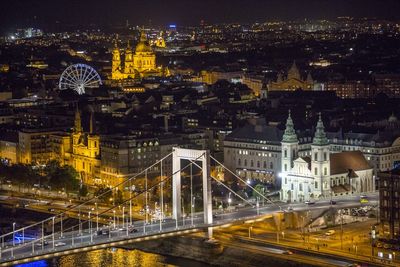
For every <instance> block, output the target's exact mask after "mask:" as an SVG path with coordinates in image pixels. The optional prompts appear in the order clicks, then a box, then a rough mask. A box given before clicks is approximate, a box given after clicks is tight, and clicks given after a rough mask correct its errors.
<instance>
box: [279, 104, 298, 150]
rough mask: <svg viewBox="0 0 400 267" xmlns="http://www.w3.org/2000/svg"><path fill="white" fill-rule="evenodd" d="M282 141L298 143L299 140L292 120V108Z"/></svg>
mask: <svg viewBox="0 0 400 267" xmlns="http://www.w3.org/2000/svg"><path fill="white" fill-rule="evenodd" d="M282 141H283V142H288V143H297V142H298V141H299V140H298V139H297V135H296V131H295V130H294V124H293V121H292V117H291V112H290V109H289V116H288V118H287V120H286V129H285V133H284V134H283V137H282Z"/></svg>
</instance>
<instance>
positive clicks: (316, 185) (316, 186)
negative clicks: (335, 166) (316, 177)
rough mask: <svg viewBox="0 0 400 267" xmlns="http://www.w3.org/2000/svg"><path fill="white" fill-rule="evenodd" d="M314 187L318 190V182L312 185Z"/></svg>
mask: <svg viewBox="0 0 400 267" xmlns="http://www.w3.org/2000/svg"><path fill="white" fill-rule="evenodd" d="M314 187H315V189H318V182H317V181H316V182H315V183H314Z"/></svg>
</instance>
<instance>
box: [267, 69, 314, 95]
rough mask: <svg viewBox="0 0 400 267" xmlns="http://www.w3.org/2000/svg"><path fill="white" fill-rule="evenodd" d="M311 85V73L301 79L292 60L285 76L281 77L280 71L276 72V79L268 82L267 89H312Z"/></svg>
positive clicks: (312, 84)
mask: <svg viewBox="0 0 400 267" xmlns="http://www.w3.org/2000/svg"><path fill="white" fill-rule="evenodd" d="M313 87H314V80H313V78H312V77H311V74H310V73H308V74H307V78H306V79H303V78H302V77H301V74H300V71H299V69H298V67H297V65H296V62H293V65H292V66H291V67H290V69H289V71H288V73H287V76H286V77H283V75H282V73H278V77H277V79H276V81H270V82H269V83H268V90H269V91H282V90H283V91H294V90H296V89H303V90H313Z"/></svg>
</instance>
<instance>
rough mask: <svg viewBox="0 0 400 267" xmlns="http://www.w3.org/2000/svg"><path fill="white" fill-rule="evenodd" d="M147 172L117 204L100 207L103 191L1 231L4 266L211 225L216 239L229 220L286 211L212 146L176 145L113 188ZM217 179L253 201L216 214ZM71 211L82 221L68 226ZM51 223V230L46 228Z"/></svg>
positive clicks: (0, 255) (0, 252)
mask: <svg viewBox="0 0 400 267" xmlns="http://www.w3.org/2000/svg"><path fill="white" fill-rule="evenodd" d="M169 157H172V174H171V175H164V172H163V168H164V169H165V167H166V166H165V162H166V161H167V159H168V158H169ZM182 160H185V162H187V164H185V165H184V166H182ZM211 161H213V162H214V164H215V165H219V166H221V167H222V168H224V169H225V171H226V172H229V173H230V174H231V175H232V176H233V177H235V178H236V179H237V180H238V181H237V182H240V183H242V184H243V185H245V186H247V187H248V188H250V189H251V190H252V191H253V192H254V193H255V194H257V195H258V197H257V199H258V200H262V203H265V204H266V205H260V202H259V201H258V200H257V202H256V203H254V202H249V201H248V200H247V199H245V198H244V197H242V196H241V195H239V194H238V193H237V192H235V191H234V190H232V189H231V188H230V187H229V186H227V185H225V184H224V183H223V182H221V181H219V180H218V179H216V178H215V177H213V176H212V175H210V166H211V164H210V163H211ZM156 166H157V167H159V168H158V169H159V170H160V176H159V177H160V178H159V180H158V181H157V182H155V183H153V184H152V185H151V186H149V183H148V172H149V171H150V170H154V167H156ZM194 166H195V167H197V168H199V169H200V170H201V176H202V199H203V207H202V211H201V212H195V207H194V202H195V201H194V197H193V194H194V192H193V167H194ZM185 169H189V170H190V207H191V208H190V210H191V211H190V217H186V216H185V214H183V213H184V211H183V209H182V183H181V180H182V178H181V172H182V171H184V170H185ZM143 176H144V178H145V185H144V190H141V191H140V190H139V191H137V190H136V191H132V190H129V198H127V199H125V200H124V201H123V202H122V203H119V204H117V205H112V206H111V207H108V208H106V209H103V210H100V211H99V209H98V208H97V202H98V201H99V199H100V198H101V197H102V195H104V194H107V192H104V193H103V194H102V195H99V196H96V197H94V198H92V199H90V200H88V201H86V202H84V203H81V204H76V205H74V206H72V207H70V208H68V209H67V210H65V211H64V212H61V213H59V214H57V215H55V216H52V217H50V218H47V219H45V220H42V221H40V222H37V223H34V224H32V225H29V226H25V227H21V228H16V224H15V223H14V224H13V231H11V232H9V233H6V234H3V235H1V236H0V241H1V245H0V266H10V265H14V264H21V263H26V262H30V261H35V260H40V259H46V258H51V257H58V256H62V255H68V254H71V253H78V252H84V251H89V250H95V249H102V248H107V247H114V246H120V245H125V244H129V243H133V242H141V241H145V240H150V239H158V238H164V237H169V236H173V235H182V234H188V233H193V232H198V231H206V234H207V236H208V238H210V239H212V236H213V228H216V227H221V226H227V225H230V224H232V223H235V222H239V223H240V222H246V221H247V222H248V221H254V220H262V219H264V218H265V217H268V216H269V217H271V214H272V213H274V212H279V211H282V206H281V205H280V204H279V203H275V202H273V201H272V200H271V199H270V198H269V197H267V196H265V195H264V194H262V193H260V192H259V191H257V190H255V188H254V187H252V186H251V185H250V184H249V183H247V181H246V180H244V179H242V178H241V177H239V176H238V175H236V174H235V173H234V172H232V171H231V170H229V169H228V168H226V167H225V166H224V165H223V164H222V163H220V162H219V161H218V160H216V159H215V158H214V157H212V156H211V155H210V153H209V151H207V150H193V149H183V148H173V151H172V153H170V154H168V155H166V156H165V157H163V158H161V159H160V160H158V161H157V162H155V163H154V164H152V165H151V166H149V167H148V168H146V169H144V170H143V171H141V172H140V173H137V174H136V175H134V176H132V177H130V178H129V179H126V180H125V181H123V182H121V183H120V184H118V185H116V186H114V187H112V188H110V189H109V190H115V189H116V188H121V187H123V188H124V187H128V188H129V189H131V188H132V185H133V183H134V181H135V179H136V178H139V177H143ZM170 179H172V216H170V217H168V216H166V214H165V211H164V207H165V206H166V205H165V204H166V203H164V199H165V197H164V187H165V184H166V182H168V181H169V180H170ZM211 180H215V181H216V182H217V184H219V185H221V186H223V187H224V188H225V189H227V190H228V191H229V192H230V193H229V202H230V200H231V199H230V195H231V194H233V195H234V196H236V197H237V199H240V200H242V201H243V202H245V203H247V204H248V206H247V207H244V208H241V209H235V210H231V212H228V213H224V214H218V215H216V214H215V212H214V213H213V209H212V190H211ZM154 189H159V190H158V192H159V193H158V195H159V196H158V200H159V202H158V203H160V205H159V215H158V216H157V217H156V218H157V219H156V220H149V216H150V215H149V212H148V207H149V193H150V192H154ZM142 198H143V199H144V200H143V201H144V203H143V204H144V207H145V208H144V219H143V220H136V221H134V220H133V207H132V206H133V201H134V200H138V199H142ZM153 198H154V196H153ZM93 203H96V209H95V210H93V209H91V210H90V211H86V209H84V207H85V205H89V204H91V205H92V204H93ZM121 207H122V212H121ZM199 210H200V209H199ZM68 212H76V213H77V214H79V222H78V223H77V224H76V225H73V226H70V227H68V228H65V227H63V226H64V225H63V222H64V221H65V218H67V217H68V214H67V213H68ZM85 213H86V214H85ZM117 213H120V214H117ZM110 214H111V217H112V218H113V220H110V221H109V222H108V223H104V222H102V221H104V220H102V219H101V218H102V217H105V216H107V218H108V217H110ZM121 217H122V220H121V221H120V220H119V218H121ZM82 218H85V219H82ZM99 221H100V222H99ZM49 228H50V229H51V230H50V231H48V230H47V231H46V229H49ZM56 229H57V230H56ZM28 232H39V234H37V236H36V237H34V238H29V239H27V238H26V234H27V233H28Z"/></svg>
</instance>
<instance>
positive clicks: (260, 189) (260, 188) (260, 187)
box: [253, 184, 265, 198]
mask: <svg viewBox="0 0 400 267" xmlns="http://www.w3.org/2000/svg"><path fill="white" fill-rule="evenodd" d="M254 189H255V191H257V192H258V193H259V194H258V193H257V192H255V191H253V197H258V198H261V196H260V194H261V195H264V192H265V187H264V185H263V184H257V185H256V186H255V187H254Z"/></svg>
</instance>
